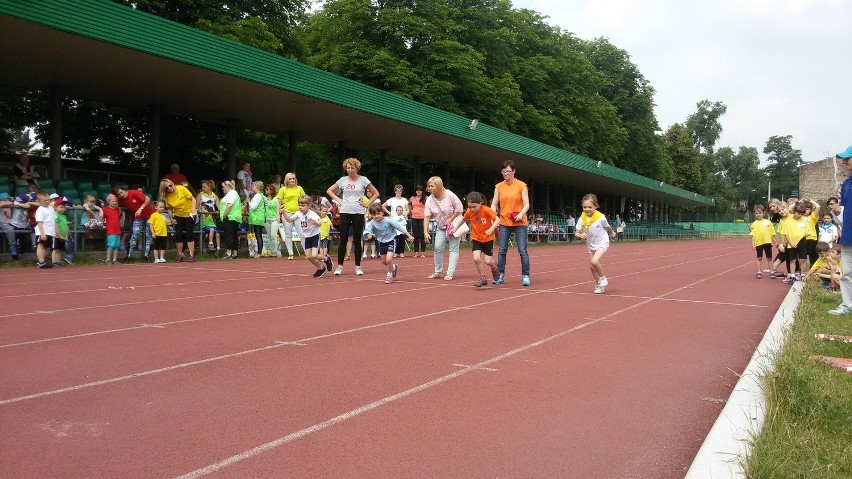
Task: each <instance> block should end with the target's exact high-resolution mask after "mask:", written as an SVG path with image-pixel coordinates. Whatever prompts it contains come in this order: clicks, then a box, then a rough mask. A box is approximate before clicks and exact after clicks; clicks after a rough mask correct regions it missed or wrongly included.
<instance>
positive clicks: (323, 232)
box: [319, 215, 331, 240]
mask: <svg viewBox="0 0 852 479" xmlns="http://www.w3.org/2000/svg"><path fill="white" fill-rule="evenodd" d="M319 228H320V239H321V240H324V239H327V238H328V235H329V234H330V233H331V218H329V217H328V215H325V216H323V217H322V218H320V225H319Z"/></svg>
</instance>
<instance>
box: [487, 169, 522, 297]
mask: <svg viewBox="0 0 852 479" xmlns="http://www.w3.org/2000/svg"><path fill="white" fill-rule="evenodd" d="M515 172H516V170H515V162H513V161H512V160H506V161H504V162H503V169H502V170H500V173H501V174H502V175H503V181H501V182H500V183H497V186H495V187H494V198H493V199H492V200H491V209H492V210H494V211H497V210H498V207H499V211H500V234H499V235H498V236H497V245H498V247H499V252H498V253H497V269H498V271H499V272H500V276H499V277H498V278H497V279H496V280H494V281H493V284H503V282H504V281H505V280H506V278H505V273H506V251H507V250H508V249H509V235H510V234H512V233H515V243H517V245H518V254H520V255H521V284H522V285H524V286H529V285H530V257H529V254H527V227H528V226H529V221H528V220H527V211H528V210H529V209H530V195H529V190H528V189H527V184H526V183H524V182H523V181H521V180H518V179H516V178H515Z"/></svg>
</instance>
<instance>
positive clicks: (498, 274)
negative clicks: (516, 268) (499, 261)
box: [491, 264, 500, 280]
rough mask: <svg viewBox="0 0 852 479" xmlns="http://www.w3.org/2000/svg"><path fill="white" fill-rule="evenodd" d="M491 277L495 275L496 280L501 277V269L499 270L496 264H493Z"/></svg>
mask: <svg viewBox="0 0 852 479" xmlns="http://www.w3.org/2000/svg"><path fill="white" fill-rule="evenodd" d="M491 277H493V278H494V279H495V280H496V279H497V278H499V277H500V271H497V265H496V264H495V265H492V266H491Z"/></svg>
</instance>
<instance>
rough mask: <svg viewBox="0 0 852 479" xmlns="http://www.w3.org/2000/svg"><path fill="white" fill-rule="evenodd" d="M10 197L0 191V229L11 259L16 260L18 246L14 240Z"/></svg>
mask: <svg viewBox="0 0 852 479" xmlns="http://www.w3.org/2000/svg"><path fill="white" fill-rule="evenodd" d="M13 203H14V202H13V201H12V198H11V197H10V196H9V194H8V193H6V192H0V231H2V232H3V234H4V235H5V236H6V241H8V242H9V254H10V255H11V256H12V260H14V261H18V246H17V244H16V242H15V227H14V226H12V223H11V221H12V208H11V206H12V204H13Z"/></svg>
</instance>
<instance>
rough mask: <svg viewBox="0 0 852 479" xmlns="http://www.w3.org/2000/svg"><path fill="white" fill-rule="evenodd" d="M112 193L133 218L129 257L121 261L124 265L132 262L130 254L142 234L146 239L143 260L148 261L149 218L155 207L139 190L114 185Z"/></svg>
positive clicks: (149, 246) (149, 249)
mask: <svg viewBox="0 0 852 479" xmlns="http://www.w3.org/2000/svg"><path fill="white" fill-rule="evenodd" d="M112 192H113V194H114V195H115V196H116V198H117V199H118V205H119V206H121V207H122V208H124V209H125V210H126V211H127V214H129V215H130V217H132V218H133V230H132V231H133V232H132V233H131V236H130V244H129V245H128V246H127V255H126V256H125V257H124V259H122V260H121V262H122V263H129V262H130V254H131V253H133V248H134V247H136V243H137V241H136V240H137V239H138V238H139V235H140V234H141V235H142V236H143V237H144V238H145V250H144V256H143V260H144V261H147V260H148V253H150V252H151V242H152V240H153V238H152V237H151V231H150V230H149V229H148V218H150V217H151V215H152V214H153V213H154V207H153V206H152V205H151V201H150V199H149V198H148V197H147V196H145V193H142V192H141V191H139V190H135V189H131V190H125V189H124V188H122V187H121V186H118V185H113V187H112Z"/></svg>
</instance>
